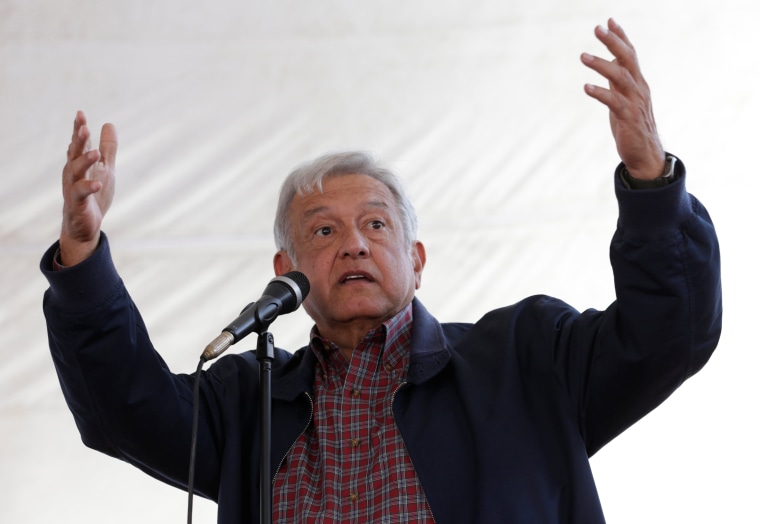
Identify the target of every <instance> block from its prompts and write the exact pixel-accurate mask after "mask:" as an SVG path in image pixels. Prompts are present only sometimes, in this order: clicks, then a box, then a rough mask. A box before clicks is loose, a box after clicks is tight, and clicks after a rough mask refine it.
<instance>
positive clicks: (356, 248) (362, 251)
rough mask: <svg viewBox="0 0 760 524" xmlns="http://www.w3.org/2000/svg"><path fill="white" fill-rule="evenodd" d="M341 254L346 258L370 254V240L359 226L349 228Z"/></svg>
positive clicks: (362, 256) (363, 256) (364, 256)
mask: <svg viewBox="0 0 760 524" xmlns="http://www.w3.org/2000/svg"><path fill="white" fill-rule="evenodd" d="M341 256H342V257H344V258H366V257H368V256H369V242H367V239H366V237H365V236H364V235H362V233H361V231H360V230H359V229H357V228H349V229H348V230H347V231H346V232H345V236H344V237H343V243H342V245H341Z"/></svg>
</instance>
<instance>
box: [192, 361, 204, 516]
mask: <svg viewBox="0 0 760 524" xmlns="http://www.w3.org/2000/svg"><path fill="white" fill-rule="evenodd" d="M207 360H208V359H207V358H206V357H205V356H203V355H202V356H201V360H200V362H198V368H197V369H196V370H195V382H194V384H193V429H192V436H191V438H192V440H191V442H190V471H189V472H188V475H187V524H193V484H194V483H195V450H196V448H197V446H198V417H199V413H200V397H201V369H202V368H203V364H205V363H206V361H207Z"/></svg>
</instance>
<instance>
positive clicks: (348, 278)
mask: <svg viewBox="0 0 760 524" xmlns="http://www.w3.org/2000/svg"><path fill="white" fill-rule="evenodd" d="M360 278H364V277H363V276H362V275H351V276H348V277H346V280H358V279H360Z"/></svg>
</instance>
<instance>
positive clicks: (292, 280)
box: [271, 271, 311, 313]
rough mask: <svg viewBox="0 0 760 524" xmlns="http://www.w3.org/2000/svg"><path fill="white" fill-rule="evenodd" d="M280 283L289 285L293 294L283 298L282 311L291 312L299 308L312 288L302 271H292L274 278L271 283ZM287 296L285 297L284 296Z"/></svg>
mask: <svg viewBox="0 0 760 524" xmlns="http://www.w3.org/2000/svg"><path fill="white" fill-rule="evenodd" d="M275 283H280V284H283V285H285V286H287V287H288V288H289V290H290V293H292V294H291V296H290V297H288V298H287V299H284V300H283V311H282V313H290V312H292V311H295V310H296V309H298V307H299V306H300V305H301V303H302V302H303V301H304V300H305V299H306V296H307V295H308V294H309V291H310V290H311V284H309V279H308V278H306V275H304V274H303V273H301V272H300V271H290V272H289V273H285V274H284V275H280V276H279V277H276V278H275V279H273V280H272V282H271V284H275ZM283 298H285V297H283ZM293 299H294V300H293Z"/></svg>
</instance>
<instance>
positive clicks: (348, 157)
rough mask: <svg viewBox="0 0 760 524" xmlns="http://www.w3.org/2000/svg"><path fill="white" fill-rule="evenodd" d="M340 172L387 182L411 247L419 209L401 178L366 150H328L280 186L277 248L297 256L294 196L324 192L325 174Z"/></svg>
mask: <svg viewBox="0 0 760 524" xmlns="http://www.w3.org/2000/svg"><path fill="white" fill-rule="evenodd" d="M341 175H367V176H370V177H372V178H374V179H375V180H378V181H380V182H382V183H383V184H385V186H386V187H387V188H388V189H389V190H390V192H391V194H392V195H393V197H394V199H395V200H396V205H397V206H398V211H399V214H400V215H401V221H402V225H403V228H404V238H405V240H406V242H407V244H408V246H409V248H410V249H411V247H412V242H414V241H415V240H416V239H417V213H416V212H415V211H414V206H413V205H412V202H411V201H410V200H409V198H408V197H407V196H406V192H405V190H404V187H403V184H402V182H401V180H400V179H399V178H398V177H397V176H396V175H395V174H394V173H393V172H392V171H390V170H389V169H387V168H385V167H383V166H381V165H380V164H379V163H378V161H377V160H375V158H373V157H372V156H371V155H370V154H369V153H366V152H364V151H346V152H342V153H328V154H326V155H323V156H321V157H319V158H317V159H316V160H313V161H312V162H307V163H305V164H301V165H300V166H298V167H297V168H296V169H295V170H294V171H293V172H291V173H290V174H289V175H288V177H287V178H286V179H285V181H284V182H283V183H282V187H281V188H280V199H279V202H278V204H277V213H276V214H275V219H274V241H275V244H276V246H277V249H282V250H285V252H287V254H288V256H290V258H291V259H292V260H294V261H295V260H296V258H295V249H294V245H293V238H292V237H291V224H290V215H289V213H288V211H289V209H290V203H291V202H292V201H293V197H295V196H296V194H299V195H308V194H312V193H314V192H317V191H319V192H322V181H323V180H324V179H325V178H330V177H334V176H341Z"/></svg>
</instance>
